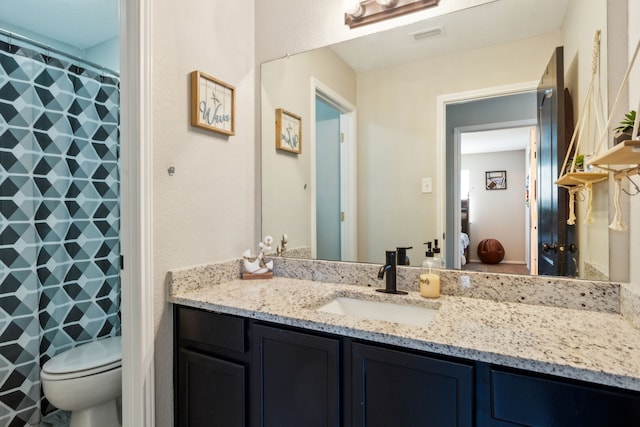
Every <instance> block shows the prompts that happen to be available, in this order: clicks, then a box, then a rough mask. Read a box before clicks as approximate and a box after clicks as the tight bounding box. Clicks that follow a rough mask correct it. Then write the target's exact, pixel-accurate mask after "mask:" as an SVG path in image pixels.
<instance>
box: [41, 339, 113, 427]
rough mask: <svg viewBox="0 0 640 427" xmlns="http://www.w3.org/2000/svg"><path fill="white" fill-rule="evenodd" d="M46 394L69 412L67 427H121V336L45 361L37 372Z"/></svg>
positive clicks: (57, 406)
mask: <svg viewBox="0 0 640 427" xmlns="http://www.w3.org/2000/svg"><path fill="white" fill-rule="evenodd" d="M40 378H41V381H42V388H43V390H44V395H45V397H46V398H47V399H48V400H49V402H51V404H52V405H53V406H55V407H56V408H59V409H64V410H66V411H71V424H70V425H69V427H120V426H121V424H120V421H119V416H118V407H117V399H118V398H119V397H120V396H121V394H122V345H121V338H120V337H110V338H104V339H101V340H99V341H94V342H90V343H87V344H81V345H79V346H77V347H74V348H72V349H70V350H67V351H65V352H63V353H60V354H58V355H56V356H54V357H53V358H51V359H50V360H48V361H47V362H46V363H45V364H44V366H43V367H42V371H41V372H40Z"/></svg>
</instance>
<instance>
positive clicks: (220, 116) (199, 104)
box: [191, 71, 236, 135]
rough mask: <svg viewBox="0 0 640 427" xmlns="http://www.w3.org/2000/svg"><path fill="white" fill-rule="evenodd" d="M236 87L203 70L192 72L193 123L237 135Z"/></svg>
mask: <svg viewBox="0 0 640 427" xmlns="http://www.w3.org/2000/svg"><path fill="white" fill-rule="evenodd" d="M235 109H236V93H235V88H234V87H233V86H231V85H229V84H227V83H225V82H223V81H221V80H218V79H216V78H215V77H212V76H210V75H208V74H205V73H203V72H202V71H194V72H192V73H191V124H192V125H193V126H197V127H199V128H202V129H207V130H211V131H214V132H219V133H222V134H224V135H235V112H236V110H235Z"/></svg>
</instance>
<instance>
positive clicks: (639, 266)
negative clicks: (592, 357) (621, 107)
mask: <svg viewBox="0 0 640 427" xmlns="http://www.w3.org/2000/svg"><path fill="white" fill-rule="evenodd" d="M628 4H629V11H628V15H627V16H628V17H629V24H628V25H629V40H628V43H629V59H630V58H631V56H632V55H633V52H634V50H635V48H636V45H637V44H638V42H639V41H640V26H639V25H638V20H639V19H640V2H638V1H634V0H629V1H628ZM639 103H640V58H638V59H636V64H635V67H634V69H633V74H632V75H631V78H630V81H629V106H628V109H629V110H631V109H634V110H636V111H638V110H639V105H638V104H639ZM639 112H640V111H639ZM634 180H635V182H636V183H639V182H640V177H638V176H636V177H635V178H634ZM630 203H631V208H630V211H631V212H630V214H629V218H628V223H629V232H630V234H631V237H630V239H629V240H630V251H629V252H630V254H629V258H630V259H631V260H635V261H636V262H633V261H632V262H631V263H630V270H631V271H630V281H631V282H632V283H635V284H637V285H640V263H638V262H637V260H639V259H640V196H635V197H631V200H630Z"/></svg>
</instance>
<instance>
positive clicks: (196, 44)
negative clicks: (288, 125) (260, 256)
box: [150, 0, 259, 427]
mask: <svg viewBox="0 0 640 427" xmlns="http://www.w3.org/2000/svg"><path fill="white" fill-rule="evenodd" d="M151 24H152V29H151V35H150V36H151V45H152V50H153V56H152V70H151V79H152V87H153V106H152V129H153V135H152V138H153V152H154V157H153V222H154V223H153V235H154V242H153V251H154V255H153V269H154V283H153V286H154V294H155V304H154V306H155V310H154V311H155V322H156V341H155V362H156V365H155V375H156V376H155V387H156V425H157V426H159V427H161V426H170V425H172V424H173V399H172V396H173V389H172V370H173V366H172V351H173V341H172V336H173V330H172V324H171V322H172V314H171V310H170V308H171V306H170V305H169V304H168V303H167V298H166V294H167V289H166V283H165V275H166V273H167V270H170V269H175V268H183V267H187V266H193V265H198V264H204V263H210V262H213V261H220V260H225V259H229V258H233V257H239V256H240V255H241V254H242V252H243V251H244V250H245V249H247V248H254V247H255V245H256V241H255V235H256V231H255V219H256V216H257V215H259V214H257V213H256V208H255V192H256V188H255V187H256V186H255V180H256V173H255V166H256V165H255V160H256V146H255V141H256V131H255V125H256V116H255V111H256V110H255V108H256V98H257V96H256V71H255V61H254V56H253V52H254V51H255V49H254V45H255V31H254V1H253V0H234V1H224V0H185V1H181V2H167V1H164V2H162V3H154V4H153V5H152V19H151ZM194 70H202V71H204V72H206V73H208V74H211V75H213V76H215V77H216V78H218V79H220V80H222V81H225V82H227V83H229V84H231V85H233V86H235V87H236V134H235V136H231V137H228V138H227V137H223V136H220V135H218V134H216V133H213V132H210V131H206V130H200V129H196V128H194V127H192V126H191V125H190V118H189V111H190V107H189V105H190V104H189V102H190V73H191V72H192V71H194ZM170 166H175V168H176V173H175V175H174V176H169V174H168V173H167V169H168V168H169V167H170ZM254 250H255V249H254Z"/></svg>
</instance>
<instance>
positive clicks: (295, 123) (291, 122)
mask: <svg viewBox="0 0 640 427" xmlns="http://www.w3.org/2000/svg"><path fill="white" fill-rule="evenodd" d="M276 149H277V150H282V151H288V152H290V153H295V154H300V153H302V118H301V117H300V116H298V115H297V114H293V113H291V112H289V111H287V110H284V109H282V108H278V109H277V110H276Z"/></svg>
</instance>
